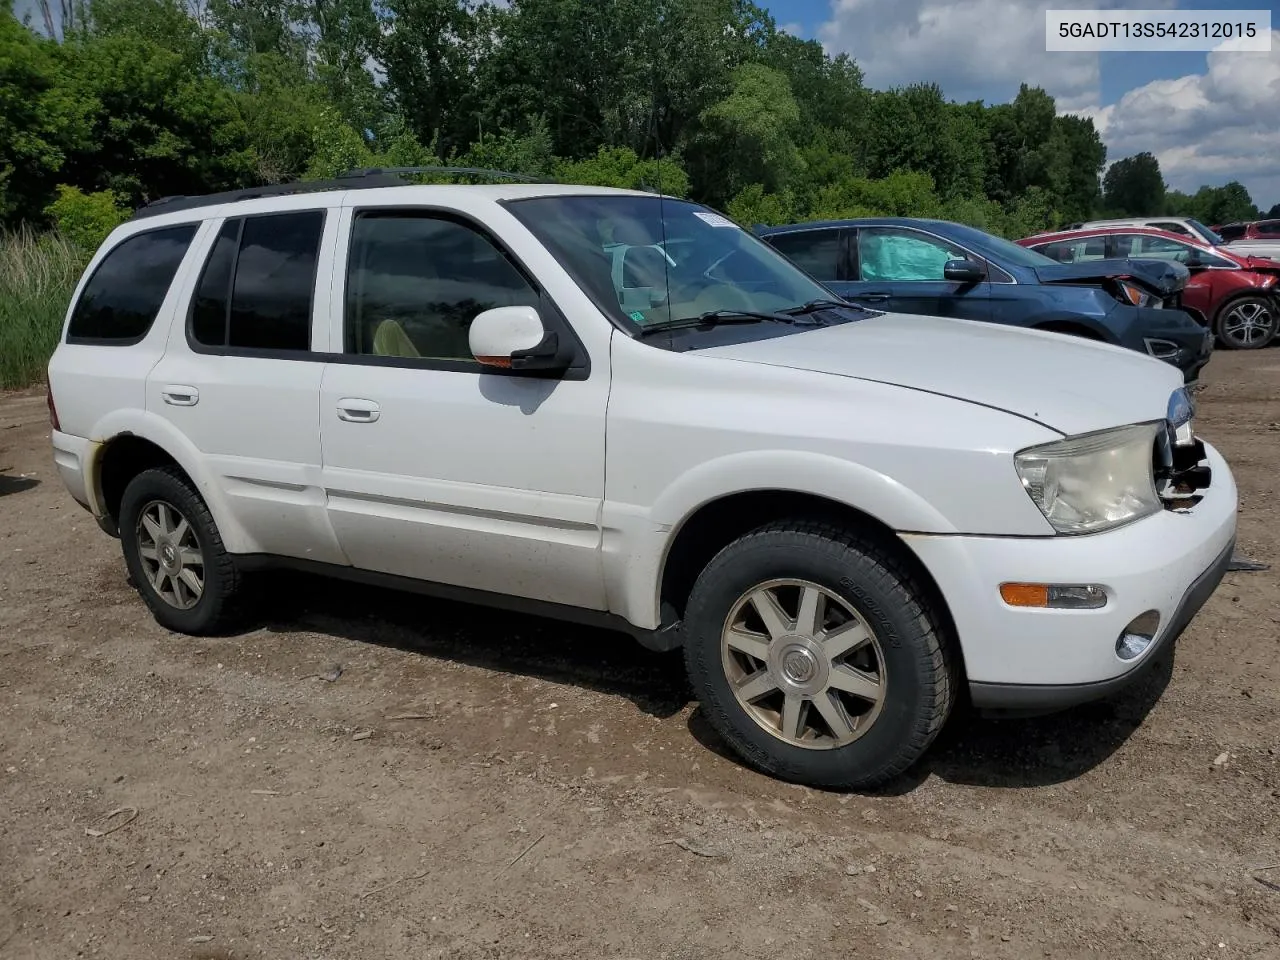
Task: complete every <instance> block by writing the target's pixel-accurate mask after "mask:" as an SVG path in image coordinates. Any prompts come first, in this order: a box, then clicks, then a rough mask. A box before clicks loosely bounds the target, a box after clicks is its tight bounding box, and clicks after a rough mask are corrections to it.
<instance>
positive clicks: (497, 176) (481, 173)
mask: <svg viewBox="0 0 1280 960" xmlns="http://www.w3.org/2000/svg"><path fill="white" fill-rule="evenodd" d="M419 173H454V174H465V175H467V176H472V177H489V178H491V179H493V180H520V181H523V182H524V183H554V182H555V180H554V179H553V178H551V177H543V176H530V175H529V174H526V173H507V172H506V171H505V170H487V169H485V168H484V167H363V168H360V169H355V170H347V171H345V172H344V173H341V174H339V177H340V178H341V179H347V178H350V179H358V178H360V177H377V176H387V175H391V176H399V175H402V174H410V175H412V174H419Z"/></svg>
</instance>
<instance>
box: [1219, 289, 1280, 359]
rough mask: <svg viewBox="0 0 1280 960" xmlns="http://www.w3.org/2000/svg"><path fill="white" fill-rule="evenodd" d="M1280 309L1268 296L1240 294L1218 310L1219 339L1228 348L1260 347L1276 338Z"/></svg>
mask: <svg viewBox="0 0 1280 960" xmlns="http://www.w3.org/2000/svg"><path fill="white" fill-rule="evenodd" d="M1278 324H1280V310H1277V307H1276V303H1275V301H1274V300H1271V299H1270V298H1268V297H1240V298H1239V299H1237V300H1232V301H1231V302H1230V303H1228V304H1227V305H1226V306H1225V307H1223V308H1222V310H1221V311H1219V313H1218V323H1217V330H1216V331H1215V332H1216V333H1217V335H1218V340H1219V342H1221V344H1222V346H1223V347H1225V348H1226V349H1228V350H1261V349H1262V348H1263V347H1265V346H1267V345H1268V344H1270V343H1271V341H1272V340H1274V339H1275V337H1276V329H1277V325H1278Z"/></svg>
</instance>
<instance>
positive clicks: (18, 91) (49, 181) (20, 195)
mask: <svg viewBox="0 0 1280 960" xmlns="http://www.w3.org/2000/svg"><path fill="white" fill-rule="evenodd" d="M91 109H92V102H91V101H90V100H86V99H83V98H77V97H76V96H74V95H73V94H72V93H71V91H70V90H68V89H67V86H66V83H65V77H64V75H63V70H62V63H61V60H60V58H59V56H58V49H57V46H56V44H55V43H54V42H53V41H52V40H48V39H45V38H41V37H37V36H36V35H35V34H34V33H32V32H31V31H30V30H28V29H27V28H26V27H25V26H23V25H22V24H21V23H19V22H18V21H17V19H15V18H14V16H13V7H12V0H0V223H4V222H12V221H15V220H19V219H22V218H30V217H39V216H40V214H41V211H42V210H43V208H44V206H45V204H46V203H48V201H49V200H50V199H51V197H52V191H53V184H54V177H55V176H56V175H57V174H58V172H59V171H60V170H61V169H62V167H63V165H64V163H65V161H66V155H67V151H68V150H73V149H77V148H88V147H89V146H90V140H89V136H88V134H89V125H88V122H87V114H88V113H89V111H90V110H91Z"/></svg>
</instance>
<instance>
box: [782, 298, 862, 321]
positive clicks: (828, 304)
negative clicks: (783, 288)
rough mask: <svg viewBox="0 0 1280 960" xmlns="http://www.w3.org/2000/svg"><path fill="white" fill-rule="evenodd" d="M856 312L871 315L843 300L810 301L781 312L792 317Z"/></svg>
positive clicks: (857, 305)
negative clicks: (838, 311) (844, 311)
mask: <svg viewBox="0 0 1280 960" xmlns="http://www.w3.org/2000/svg"><path fill="white" fill-rule="evenodd" d="M832 309H842V310H857V311H858V312H859V313H871V312H872V311H870V310H868V309H867V308H866V307H863V306H860V305H859V304H856V303H849V302H847V301H844V300H810V301H809V302H808V303H803V304H801V305H800V306H798V307H788V308H787V309H786V310H783V311H782V312H783V313H785V314H787V315H788V316H792V317H803V316H805V315H806V314H810V313H817V312H818V311H819V310H832Z"/></svg>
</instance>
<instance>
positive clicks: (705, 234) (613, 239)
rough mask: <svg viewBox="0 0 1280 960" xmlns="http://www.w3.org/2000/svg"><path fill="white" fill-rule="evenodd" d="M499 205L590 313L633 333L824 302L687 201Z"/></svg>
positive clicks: (789, 269) (597, 198)
mask: <svg viewBox="0 0 1280 960" xmlns="http://www.w3.org/2000/svg"><path fill="white" fill-rule="evenodd" d="M506 207H507V209H508V210H510V211H511V213H512V214H513V215H515V216H516V217H517V218H518V219H519V220H520V222H521V223H523V224H524V225H525V226H526V227H528V228H529V230H531V231H532V232H533V233H534V235H535V236H537V238H538V239H539V240H541V241H542V242H543V243H544V244H546V246H547V248H548V249H549V250H550V251H551V252H552V253H553V254H554V255H555V257H556V258H557V259H558V260H559V261H560V263H561V264H562V265H563V266H564V267H565V269H567V270H568V271H569V273H570V274H571V275H572V276H573V277H574V279H575V280H577V281H578V283H579V284H580V285H581V286H582V288H583V289H584V290H586V291H587V293H588V294H589V295H590V296H591V297H592V299H593V300H594V301H595V303H596V305H597V306H599V307H600V308H601V309H602V310H604V311H605V312H606V313H608V314H609V315H610V316H611V317H613V318H614V319H615V320H619V321H621V322H622V323H623V324H624V325H629V326H632V328H633V329H634V328H636V327H639V328H641V329H643V328H644V327H646V326H650V325H653V324H658V323H667V322H670V321H677V320H685V319H689V318H693V317H698V316H702V315H704V314H707V313H711V312H714V311H718V310H723V311H730V312H736V311H748V312H775V311H779V310H786V309H789V308H793V307H798V306H801V305H803V304H805V303H808V302H810V301H812V300H823V299H831V298H832V294H831V291H829V290H827V289H826V288H825V287H823V286H822V285H821V284H819V283H818V282H817V281H816V280H814V279H813V278H811V277H810V276H809V275H808V274H806V273H804V272H803V271H801V270H800V268H798V267H796V266H795V265H793V264H792V263H791V261H789V260H787V259H786V258H785V257H783V256H782V255H781V254H779V253H778V252H777V251H775V250H774V249H773V248H772V247H770V246H769V245H768V244H766V243H764V242H763V241H761V240H760V239H758V238H757V237H755V236H753V235H752V234H750V233H748V232H747V231H745V230H743V229H742V228H741V227H739V226H738V225H737V224H735V223H734V222H733V221H731V220H729V219H727V218H725V217H723V216H721V215H720V214H718V213H714V212H713V211H711V210H708V209H707V208H706V207H703V206H700V205H699V204H696V203H690V202H688V201H685V200H672V199H667V198H662V199H659V198H658V197H656V196H632V195H626V194H602V195H587V196H558V197H537V198H533V199H528V200H509V201H507V202H506Z"/></svg>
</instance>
